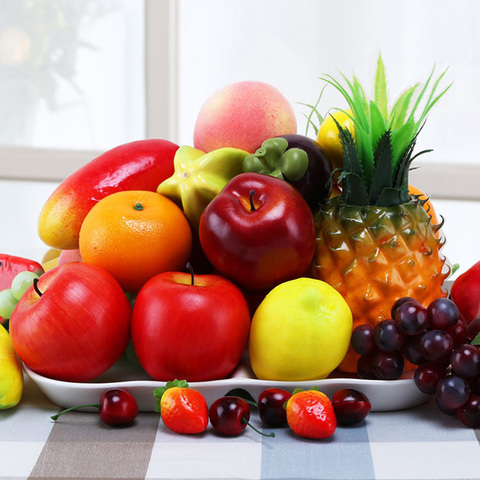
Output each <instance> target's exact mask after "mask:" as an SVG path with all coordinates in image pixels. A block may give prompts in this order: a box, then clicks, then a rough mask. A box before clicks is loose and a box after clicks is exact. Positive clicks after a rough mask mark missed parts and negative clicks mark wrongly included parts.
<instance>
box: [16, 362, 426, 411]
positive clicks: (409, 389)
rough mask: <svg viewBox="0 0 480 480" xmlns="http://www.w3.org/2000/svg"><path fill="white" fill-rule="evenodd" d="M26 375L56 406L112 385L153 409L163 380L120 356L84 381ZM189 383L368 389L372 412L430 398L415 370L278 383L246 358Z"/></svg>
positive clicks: (211, 387) (218, 387)
mask: <svg viewBox="0 0 480 480" xmlns="http://www.w3.org/2000/svg"><path fill="white" fill-rule="evenodd" d="M24 369H25V372H26V373H27V375H28V376H29V377H30V378H31V379H32V380H33V381H34V382H35V383H36V384H37V385H38V387H39V388H40V389H41V390H42V391H43V393H44V394H45V395H46V396H47V397H48V398H49V399H50V400H51V401H52V402H53V403H55V404H56V405H58V406H60V407H64V408H68V407H74V406H77V405H85V404H91V403H97V402H98V401H99V399H100V396H101V395H102V393H103V392H104V391H106V390H108V389H110V388H123V389H125V390H128V391H129V392H130V393H132V395H134V397H135V398H136V400H137V402H138V407H139V410H140V411H144V412H152V411H154V410H155V398H154V397H153V390H155V388H157V387H161V386H163V385H164V384H165V382H158V381H155V380H152V379H151V378H150V377H149V376H148V375H147V374H146V373H145V372H144V371H143V369H141V368H140V367H139V366H137V365H135V364H133V363H132V362H130V361H129V360H128V359H126V358H122V359H121V360H120V361H119V362H118V363H117V364H116V365H114V366H113V367H112V368H111V369H110V370H109V371H108V372H106V373H105V374H103V375H101V376H100V377H98V378H97V379H95V380H93V381H91V382H86V383H71V382H63V381H59V380H52V379H50V378H46V377H43V376H41V375H39V374H37V373H35V372H33V371H32V370H30V369H29V368H28V367H26V366H24ZM189 385H190V387H192V388H195V389H197V390H199V391H200V392H201V393H202V394H203V395H204V396H205V398H206V400H207V403H208V404H209V405H210V404H211V403H212V402H213V401H214V400H216V399H217V398H220V397H222V396H224V395H225V394H226V393H227V392H228V391H230V390H232V389H235V388H241V389H244V390H246V391H248V392H249V393H250V395H252V396H253V398H254V399H257V398H258V396H259V394H260V393H261V391H262V390H264V389H265V388H268V387H280V388H285V389H286V390H289V391H293V390H294V389H295V388H303V389H308V388H311V387H314V386H315V387H318V388H319V389H320V391H322V392H324V393H325V394H326V395H328V396H329V397H330V398H331V397H332V395H333V394H334V393H335V392H336V391H337V390H339V389H341V388H353V389H356V390H359V391H361V392H362V393H364V394H365V395H366V396H367V397H368V398H369V400H370V403H371V404H372V411H388V410H401V409H405V408H411V407H415V406H417V405H421V404H422V403H425V402H426V401H428V400H429V399H430V397H429V396H427V395H425V394H423V393H422V392H420V390H418V388H417V387H416V385H415V383H414V380H413V379H412V372H410V375H408V373H407V375H406V377H405V378H401V379H399V380H393V381H386V380H364V379H360V378H349V377H342V376H340V374H339V375H338V376H336V374H335V373H334V374H332V375H331V376H330V377H329V378H327V379H324V380H312V381H305V382H280V381H270V380H258V379H257V378H255V376H254V374H253V372H252V371H251V369H250V368H249V367H248V366H247V362H243V363H242V364H241V365H240V366H239V367H238V368H237V369H236V370H235V371H234V372H233V374H232V375H231V376H230V377H229V378H226V379H222V380H214V381H208V382H191V383H190V384H189Z"/></svg>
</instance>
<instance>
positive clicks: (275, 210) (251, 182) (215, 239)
mask: <svg viewBox="0 0 480 480" xmlns="http://www.w3.org/2000/svg"><path fill="white" fill-rule="evenodd" d="M199 235H200V243H201V245H202V248H203V250H204V251H205V254H206V255H207V257H208V259H209V260H210V262H211V263H212V264H213V266H214V267H215V268H216V269H217V270H218V271H219V272H220V273H221V274H223V275H225V276H227V277H229V278H230V279H232V280H233V281H234V282H236V283H238V284H239V285H241V286H243V287H245V288H248V289H251V290H261V289H268V288H271V287H274V286H275V285H278V284H279V283H282V282H284V281H287V280H291V279H293V278H296V277H299V276H302V275H304V274H305V273H306V271H307V269H308V267H309V266H310V263H311V260H312V257H313V254H314V252H315V244H316V233H315V223H314V220H313V214H312V211H311V210H310V208H309V206H308V204H307V202H306V201H305V199H304V198H303V197H302V195H301V194H300V193H299V192H298V190H296V189H295V188H294V187H293V186H292V185H290V184H289V183H288V182H286V181H285V180H280V179H278V178H275V177H271V176H269V175H264V174H260V173H243V174H240V175H237V176H236V177H234V178H233V179H232V180H230V182H229V183H228V184H227V185H226V186H225V188H224V189H223V190H222V191H221V192H220V194H219V195H217V197H215V198H214V199H213V200H212V201H211V202H210V204H209V205H208V206H207V208H206V209H205V211H204V212H203V214H202V217H201V219H200V229H199Z"/></svg>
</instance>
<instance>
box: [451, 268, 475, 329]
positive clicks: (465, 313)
mask: <svg viewBox="0 0 480 480" xmlns="http://www.w3.org/2000/svg"><path fill="white" fill-rule="evenodd" d="M450 296H451V298H452V300H453V301H454V302H455V305H456V306H457V307H458V310H460V315H461V318H462V319H463V321H464V322H465V323H466V324H467V325H469V324H470V323H471V322H472V321H473V320H474V319H475V318H477V317H479V316H480V262H477V263H476V264H475V265H473V266H472V267H470V268H469V269H468V270H467V271H466V272H464V273H462V274H461V275H459V276H458V277H457V279H456V280H455V281H454V282H453V285H452V288H451V290H450Z"/></svg>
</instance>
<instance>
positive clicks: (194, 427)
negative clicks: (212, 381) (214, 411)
mask: <svg viewBox="0 0 480 480" xmlns="http://www.w3.org/2000/svg"><path fill="white" fill-rule="evenodd" d="M153 395H154V396H155V398H156V399H157V403H156V405H155V410H156V411H157V412H160V414H161V416H162V421H163V423H164V424H165V426H166V427H167V428H168V429H170V430H172V431H173V432H176V433H186V434H194V433H202V432H204V431H205V430H206V428H207V425H208V406H207V401H206V400H205V397H204V396H203V395H202V394H201V393H200V392H199V391H198V390H194V389H192V388H188V383H187V382H186V381H185V380H181V381H179V380H174V381H173V382H167V383H166V384H165V387H161V388H157V389H156V390H155V391H154V392H153Z"/></svg>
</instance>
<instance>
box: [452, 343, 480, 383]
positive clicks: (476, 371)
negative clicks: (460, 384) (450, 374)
mask: <svg viewBox="0 0 480 480" xmlns="http://www.w3.org/2000/svg"><path fill="white" fill-rule="evenodd" d="M450 363H451V365H452V369H453V371H454V372H455V373H456V374H457V375H460V376H461V377H464V378H470V377H475V376H477V375H480V350H479V349H478V348H477V347H475V346H474V345H469V344H463V345H460V346H458V347H457V348H456V349H455V350H454V351H453V352H452V354H451V356H450Z"/></svg>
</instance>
